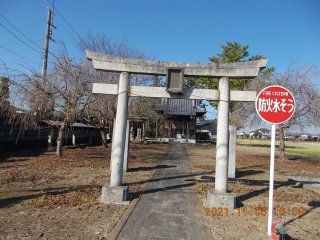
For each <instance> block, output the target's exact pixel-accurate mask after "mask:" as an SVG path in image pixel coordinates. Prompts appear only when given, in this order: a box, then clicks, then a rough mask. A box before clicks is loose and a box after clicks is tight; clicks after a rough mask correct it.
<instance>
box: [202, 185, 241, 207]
mask: <svg viewBox="0 0 320 240" xmlns="http://www.w3.org/2000/svg"><path fill="white" fill-rule="evenodd" d="M206 207H210V208H212V207H214V208H228V209H229V210H231V209H235V208H236V195H235V194H234V193H232V192H228V193H219V192H217V191H216V190H214V189H213V188H211V189H209V190H208V195H207V206H206Z"/></svg>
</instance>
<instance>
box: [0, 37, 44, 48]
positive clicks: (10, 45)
mask: <svg viewBox="0 0 320 240" xmlns="http://www.w3.org/2000/svg"><path fill="white" fill-rule="evenodd" d="M40 41H43V39H38V40H33V41H32V42H40ZM26 43H30V42H26ZM21 44H23V43H15V44H9V45H4V46H0V47H12V46H17V45H21Z"/></svg>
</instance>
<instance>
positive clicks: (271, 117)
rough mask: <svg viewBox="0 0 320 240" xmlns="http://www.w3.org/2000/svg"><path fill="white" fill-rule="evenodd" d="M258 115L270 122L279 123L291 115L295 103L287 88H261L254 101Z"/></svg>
mask: <svg viewBox="0 0 320 240" xmlns="http://www.w3.org/2000/svg"><path fill="white" fill-rule="evenodd" d="M255 106H256V110H257V113H258V114H259V116H260V117H261V118H262V119H263V120H265V121H267V122H269V123H272V124H280V123H283V122H285V121H287V120H288V119H289V118H291V117H292V115H293V113H294V110H295V107H296V103H295V101H294V97H293V95H292V94H291V92H290V91H289V90H287V89H286V88H284V87H281V86H275V85H273V86H270V87H266V88H265V89H263V90H262V91H261V92H260V93H259V94H258V96H257V99H256V102H255Z"/></svg>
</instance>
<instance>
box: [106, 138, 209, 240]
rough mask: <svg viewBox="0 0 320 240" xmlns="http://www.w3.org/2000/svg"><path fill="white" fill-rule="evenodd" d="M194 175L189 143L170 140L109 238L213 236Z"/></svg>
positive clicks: (140, 239) (192, 237)
mask: <svg viewBox="0 0 320 240" xmlns="http://www.w3.org/2000/svg"><path fill="white" fill-rule="evenodd" d="M192 179H193V176H192V174H191V172H190V162H189V158H188V155H187V153H186V146H185V145H184V144H170V145H169V147H168V150H167V152H166V154H165V155H164V157H163V159H162V160H161V161H160V163H159V164H158V166H157V169H156V170H155V172H154V175H153V176H152V178H151V179H150V180H149V183H148V185H147V187H146V189H145V191H144V193H143V194H142V196H141V197H140V199H139V200H138V202H137V203H136V205H135V203H134V201H133V202H132V203H131V204H130V207H129V209H128V212H129V214H127V216H124V217H123V219H121V220H120V222H119V225H120V226H119V225H118V226H117V227H116V229H115V230H114V231H113V232H112V233H111V234H110V235H109V237H108V239H119V240H126V239H134V240H138V239H139V240H147V239H148V240H150V239H151V240H160V239H161V240H164V239H166V240H170V239H172V240H173V239H179V240H182V239H183V240H187V239H188V240H189V239H190V240H191V239H192V240H194V239H197V240H198V239H199V240H200V239H212V237H211V234H210V230H209V229H208V227H207V226H206V225H204V224H202V223H205V224H206V220H205V216H204V211H203V210H204V208H203V207H202V205H201V202H200V201H199V200H198V201H197V195H196V189H195V186H193V185H194V183H193V181H192ZM131 205H134V206H133V207H132V206H131ZM130 208H131V209H130ZM130 211H131V212H130Z"/></svg>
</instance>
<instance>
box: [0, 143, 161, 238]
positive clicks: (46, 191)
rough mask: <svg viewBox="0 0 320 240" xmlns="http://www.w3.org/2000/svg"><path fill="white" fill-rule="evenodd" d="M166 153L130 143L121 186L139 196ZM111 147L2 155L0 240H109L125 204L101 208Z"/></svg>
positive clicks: (153, 146)
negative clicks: (99, 198) (58, 156)
mask: <svg viewBox="0 0 320 240" xmlns="http://www.w3.org/2000/svg"><path fill="white" fill-rule="evenodd" d="M166 149H167V145H166V144H157V145H147V144H141V143H139V142H132V143H131V144H130V158H129V168H130V170H129V172H127V173H124V179H123V183H124V184H128V185H129V186H130V187H129V191H130V193H131V194H132V195H133V196H134V197H138V196H139V194H140V191H141V190H142V189H143V186H144V184H145V181H146V180H147V179H148V178H149V175H150V174H151V173H152V171H153V169H154V168H155V167H156V165H157V163H158V162H159V160H160V159H161V158H162V156H163V154H164V153H165V151H166ZM109 168H110V148H103V147H101V146H92V147H88V146H86V145H80V146H76V147H65V148H64V149H63V158H61V159H57V158H56V157H55V152H49V151H46V150H30V151H8V152H4V153H1V154H0V183H1V184H0V239H107V235H108V233H109V232H110V231H111V230H112V229H113V228H114V226H115V225H116V224H117V222H118V221H119V219H120V218H121V216H122V215H123V213H124V212H125V210H126V209H127V207H128V206H126V205H116V204H101V203H98V202H97V199H98V197H99V195H100V193H101V187H102V186H103V185H104V184H106V183H109V181H110V170H109Z"/></svg>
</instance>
